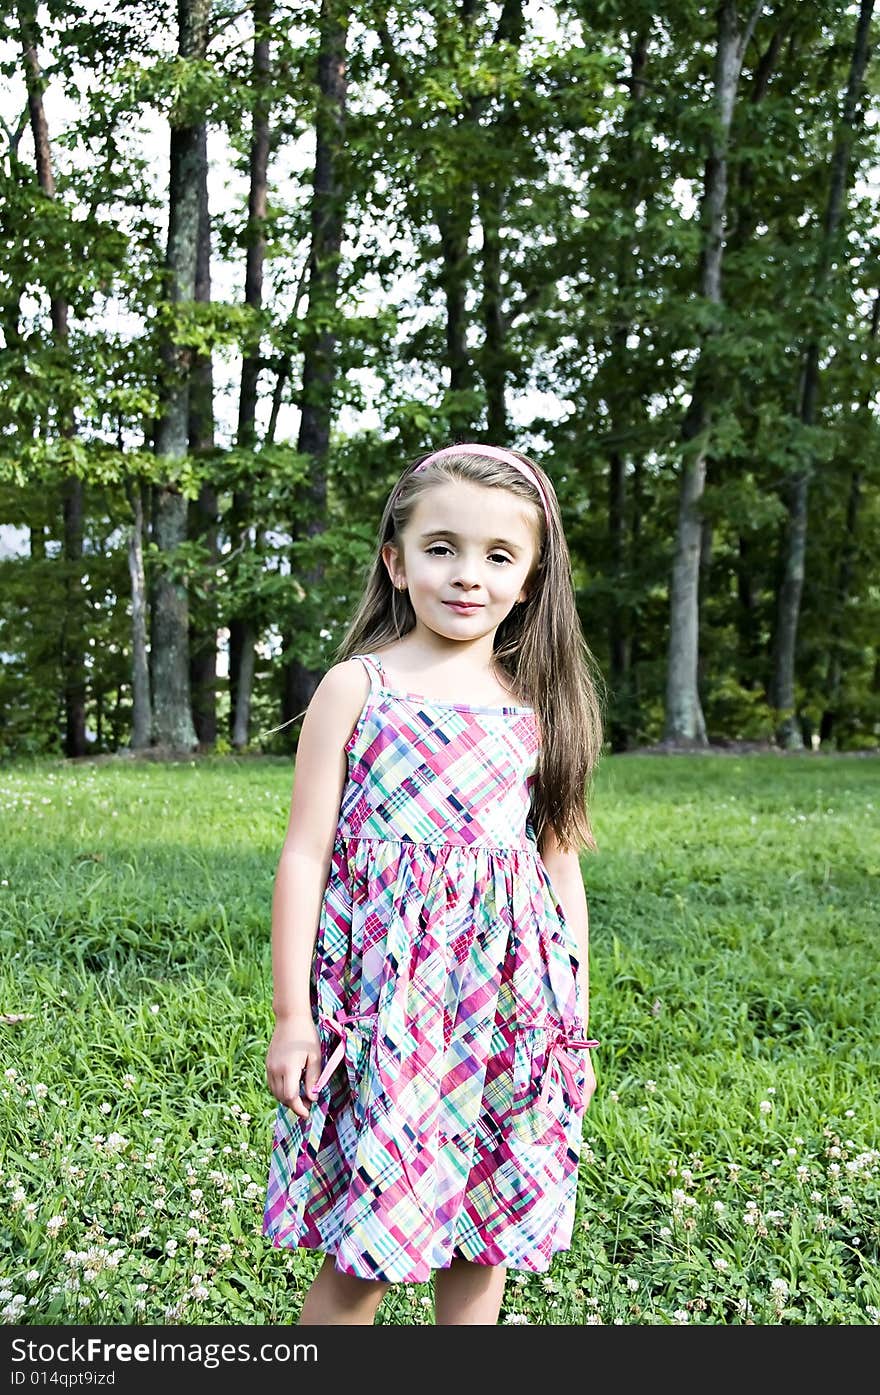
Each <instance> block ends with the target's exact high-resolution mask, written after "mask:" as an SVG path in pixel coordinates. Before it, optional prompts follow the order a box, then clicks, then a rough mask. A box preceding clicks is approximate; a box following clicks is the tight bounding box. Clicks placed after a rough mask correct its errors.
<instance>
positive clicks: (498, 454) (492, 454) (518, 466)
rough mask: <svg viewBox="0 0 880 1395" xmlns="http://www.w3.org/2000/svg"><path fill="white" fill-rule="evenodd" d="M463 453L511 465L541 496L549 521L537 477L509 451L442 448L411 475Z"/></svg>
mask: <svg viewBox="0 0 880 1395" xmlns="http://www.w3.org/2000/svg"><path fill="white" fill-rule="evenodd" d="M465 453H467V454H470V455H484V456H488V458H489V459H490V460H503V461H505V463H506V464H508V465H512V466H513V468H514V469H515V470H518V471H519V473H520V474H521V475H524V476H525V478H526V479H527V480H528V481H529V482H530V484H533V485H534V486H535V488H536V489H537V491H538V493H539V494H540V496H541V501H542V503H543V505H544V513H545V514H546V516H547V519H548V521H549V519H550V501H549V499H548V498H547V491H546V489H545V488H544V486H543V485H542V483H541V481H540V480H539V479H538V476H537V475H536V474H535V472H534V470H533V469H532V468H531V466H530V465H526V464H525V462H524V461H522V460H519V459H517V457H516V456H515V455H512V454H511V453H510V451H509V450H500V449H499V447H498V446H482V445H460V446H444V448H443V450H435V451H434V453H433V455H428V456H426V457H425V459H424V460H421V461H420V462H419V464H418V465H417V466H416V468H415V469H414V470H413V472H412V473H413V474H414V475H417V474H418V473H419V471H420V470H424V468H425V466H426V465H433V464H434V461H435V460H445V459H446V458H447V457H448V456H451V455H463V454H465Z"/></svg>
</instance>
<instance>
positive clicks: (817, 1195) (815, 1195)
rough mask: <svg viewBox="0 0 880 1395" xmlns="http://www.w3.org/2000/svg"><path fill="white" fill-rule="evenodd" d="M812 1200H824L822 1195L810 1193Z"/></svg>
mask: <svg viewBox="0 0 880 1395" xmlns="http://www.w3.org/2000/svg"><path fill="white" fill-rule="evenodd" d="M810 1200H811V1201H813V1202H820V1201H821V1200H822V1193H821V1192H815V1191H813V1192H810Z"/></svg>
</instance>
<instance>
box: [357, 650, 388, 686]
mask: <svg viewBox="0 0 880 1395" xmlns="http://www.w3.org/2000/svg"><path fill="white" fill-rule="evenodd" d="M351 658H353V659H360V661H361V663H362V664H363V666H364V668H365V669H366V670H367V673H368V674H369V676H370V692H371V693H375V692H376V690H377V688H383V687H384V686H385V671H384V669H383V668H382V664H381V661H380V659H379V657H378V655H377V654H352V655H351Z"/></svg>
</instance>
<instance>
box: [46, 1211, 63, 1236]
mask: <svg viewBox="0 0 880 1395" xmlns="http://www.w3.org/2000/svg"><path fill="white" fill-rule="evenodd" d="M64 1225H67V1218H66V1217H65V1216H50V1217H49V1219H48V1221H47V1222H46V1233H47V1235H51V1236H53V1237H54V1236H56V1235H57V1234H58V1232H59V1230H60V1229H61V1227H62V1226H64Z"/></svg>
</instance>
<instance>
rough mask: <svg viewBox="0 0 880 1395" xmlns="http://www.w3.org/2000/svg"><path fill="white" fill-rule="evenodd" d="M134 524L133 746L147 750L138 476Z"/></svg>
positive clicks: (131, 490) (131, 491) (132, 488)
mask: <svg viewBox="0 0 880 1395" xmlns="http://www.w3.org/2000/svg"><path fill="white" fill-rule="evenodd" d="M127 492H128V498H129V502H130V504H131V511H132V524H131V530H130V533H129V541H128V570H129V575H130V577H131V652H132V666H131V667H132V675H131V694H132V726H131V742H130V745H131V749H132V750H133V751H143V750H145V749H146V748H147V747H148V746H149V744H150V728H151V725H152V706H151V703H150V668H149V661H148V658H147V585H146V577H145V574H144V503H143V495H142V493H141V486H140V484H139V483H138V481H137V480H135V481H133V482H132V483H131V484H130V485H129V486H128V491H127Z"/></svg>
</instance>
